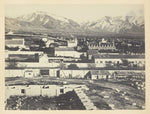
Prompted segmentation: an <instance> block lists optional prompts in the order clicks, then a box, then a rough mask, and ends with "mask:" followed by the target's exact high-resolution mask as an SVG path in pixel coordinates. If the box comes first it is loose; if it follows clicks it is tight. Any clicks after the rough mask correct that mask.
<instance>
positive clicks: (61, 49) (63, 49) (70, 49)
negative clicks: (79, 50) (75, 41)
mask: <svg viewBox="0 0 150 114" xmlns="http://www.w3.org/2000/svg"><path fill="white" fill-rule="evenodd" d="M55 51H74V48H72V47H67V48H60V47H58V48H55Z"/></svg>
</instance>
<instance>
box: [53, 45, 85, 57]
mask: <svg viewBox="0 0 150 114" xmlns="http://www.w3.org/2000/svg"><path fill="white" fill-rule="evenodd" d="M82 54H83V53H80V52H77V51H75V50H74V48H72V47H68V48H59V47H58V48H55V56H64V57H74V58H80V56H81V55H82Z"/></svg>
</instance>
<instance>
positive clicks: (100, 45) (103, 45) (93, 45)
mask: <svg viewBox="0 0 150 114" xmlns="http://www.w3.org/2000/svg"><path fill="white" fill-rule="evenodd" d="M88 48H89V49H97V50H116V47H115V43H114V41H113V42H108V41H107V40H105V39H104V38H103V39H102V41H99V42H88Z"/></svg>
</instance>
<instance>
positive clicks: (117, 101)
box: [5, 77, 145, 110]
mask: <svg viewBox="0 0 150 114" xmlns="http://www.w3.org/2000/svg"><path fill="white" fill-rule="evenodd" d="M42 84H43V85H46V84H49V85H50V84H52V85H53V84H55V85H63V84H81V85H86V86H87V87H88V88H89V90H83V91H84V92H85V93H86V95H87V96H88V97H89V99H91V101H92V102H93V103H94V105H95V106H97V108H98V109H100V110H109V109H117V110H120V109H131V110H138V109H144V106H145V91H144V90H138V89H136V88H133V87H131V86H129V85H126V84H121V83H117V82H115V81H114V80H109V81H105V80H92V81H91V80H87V79H63V78H50V77H36V78H23V77H18V78H6V79H5V85H6V86H7V85H42ZM6 94H7V93H6Z"/></svg>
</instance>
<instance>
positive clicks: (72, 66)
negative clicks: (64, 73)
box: [68, 64, 79, 69]
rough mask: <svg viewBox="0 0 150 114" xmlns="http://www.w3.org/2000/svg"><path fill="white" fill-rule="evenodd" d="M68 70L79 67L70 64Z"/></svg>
mask: <svg viewBox="0 0 150 114" xmlns="http://www.w3.org/2000/svg"><path fill="white" fill-rule="evenodd" d="M68 69H79V67H78V66H77V65H76V64H70V65H68Z"/></svg>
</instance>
